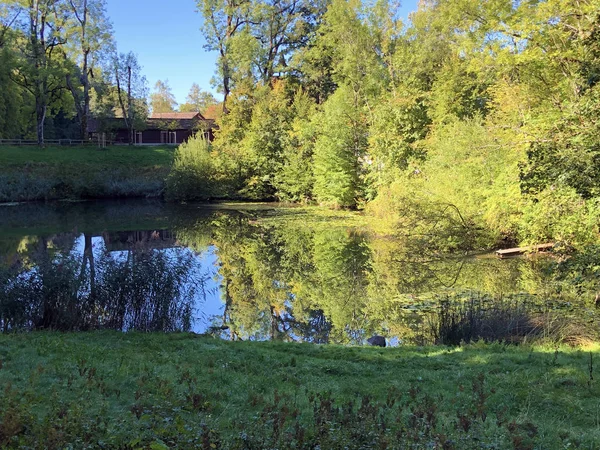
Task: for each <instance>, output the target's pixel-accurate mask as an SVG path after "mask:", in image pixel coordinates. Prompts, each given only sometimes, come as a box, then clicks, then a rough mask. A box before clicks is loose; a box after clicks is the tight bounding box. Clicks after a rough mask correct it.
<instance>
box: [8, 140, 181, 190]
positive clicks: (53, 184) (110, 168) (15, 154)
mask: <svg viewBox="0 0 600 450" xmlns="http://www.w3.org/2000/svg"><path fill="white" fill-rule="evenodd" d="M173 154H174V148H173V147H162V146H158V147H154V146H153V147H138V146H135V147H129V146H114V147H109V148H106V149H99V148H96V147H93V146H90V147H66V146H65V147H47V148H39V147H4V146H2V147H0V202H13V201H30V200H55V199H84V198H112V197H157V196H160V195H161V194H162V191H163V189H164V182H165V181H164V180H165V179H166V177H167V175H168V173H169V170H170V167H171V164H172V161H173Z"/></svg>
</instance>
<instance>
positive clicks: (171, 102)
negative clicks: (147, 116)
mask: <svg viewBox="0 0 600 450" xmlns="http://www.w3.org/2000/svg"><path fill="white" fill-rule="evenodd" d="M150 108H152V112H153V113H168V112H173V111H175V110H176V109H177V101H176V100H175V96H174V95H173V93H172V92H171V86H169V80H165V81H161V80H158V81H157V82H156V84H155V85H154V92H153V93H152V94H150Z"/></svg>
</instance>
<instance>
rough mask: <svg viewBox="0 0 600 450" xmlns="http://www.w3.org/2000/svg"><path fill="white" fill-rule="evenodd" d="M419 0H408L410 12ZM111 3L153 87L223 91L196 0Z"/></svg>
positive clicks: (180, 97) (120, 44)
mask: <svg viewBox="0 0 600 450" xmlns="http://www.w3.org/2000/svg"><path fill="white" fill-rule="evenodd" d="M417 1H418V0H406V1H405V2H403V5H402V15H403V16H404V17H407V16H408V14H409V13H410V12H411V11H414V10H416V8H417ZM107 8H108V15H109V17H110V18H111V20H112V22H113V26H114V32H115V39H116V41H117V48H118V50H119V52H122V53H127V52H129V51H132V52H134V53H135V54H137V56H138V60H139V62H140V65H141V66H142V70H143V73H144V75H145V76H146V78H147V79H148V84H149V86H150V89H151V90H152V89H153V87H154V84H155V83H156V82H157V81H158V80H163V81H165V80H169V85H170V86H171V89H172V92H173V94H174V95H175V98H176V99H177V102H178V103H179V104H181V103H184V102H185V97H186V96H187V94H188V92H189V90H190V87H191V86H192V83H198V84H199V85H200V87H201V88H202V89H204V90H209V91H211V92H213V93H214V94H215V95H217V94H216V91H215V90H214V89H213V88H212V87H211V84H210V79H211V78H212V76H213V73H214V68H215V63H216V59H217V55H216V53H215V52H207V51H206V50H205V49H204V48H203V46H204V44H205V40H204V38H203V36H202V33H201V32H200V26H201V25H202V16H201V15H200V14H199V13H197V12H196V2H195V1H194V0H107ZM217 98H220V96H219V95H217Z"/></svg>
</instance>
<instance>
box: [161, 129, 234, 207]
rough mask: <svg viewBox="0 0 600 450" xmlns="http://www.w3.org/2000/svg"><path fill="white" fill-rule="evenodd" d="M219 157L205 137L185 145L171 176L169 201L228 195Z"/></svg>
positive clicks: (193, 139) (189, 141)
mask: <svg viewBox="0 0 600 450" xmlns="http://www.w3.org/2000/svg"><path fill="white" fill-rule="evenodd" d="M216 158H217V156H216V155H215V154H214V153H211V146H210V143H209V142H208V141H207V140H206V139H204V138H203V137H202V136H199V137H194V138H192V139H190V140H188V141H187V142H186V143H184V144H181V145H180V146H179V148H178V149H177V150H176V152H175V161H174V163H173V167H172V169H171V173H169V176H168V177H167V190H166V198H167V200H170V201H174V200H210V199H211V198H215V197H219V198H221V197H227V191H228V189H227V188H226V186H227V180H226V178H225V176H224V175H222V174H221V173H220V172H221V171H220V170H219V169H218V162H217V161H216Z"/></svg>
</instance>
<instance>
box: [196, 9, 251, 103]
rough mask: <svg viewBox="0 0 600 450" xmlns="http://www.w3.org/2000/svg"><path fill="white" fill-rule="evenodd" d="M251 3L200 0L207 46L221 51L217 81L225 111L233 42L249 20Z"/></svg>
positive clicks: (232, 66)
mask: <svg viewBox="0 0 600 450" xmlns="http://www.w3.org/2000/svg"><path fill="white" fill-rule="evenodd" d="M250 7H251V3H250V1H249V0H198V9H199V11H200V13H201V14H202V16H203V18H204V22H203V25H202V32H203V34H204V37H205V38H206V42H207V43H206V45H205V48H206V49H207V50H210V51H217V52H218V53H219V58H218V60H217V75H216V77H217V81H216V83H217V84H218V85H219V86H220V90H221V93H222V94H223V111H224V112H227V100H228V97H229V94H230V93H231V89H232V86H231V83H232V76H233V70H234V66H235V60H234V58H232V54H231V53H232V46H233V43H234V38H235V37H236V36H237V35H238V34H239V33H241V32H242V30H243V29H244V27H245V26H246V24H247V23H248V20H249V18H248V15H249V11H250Z"/></svg>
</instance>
